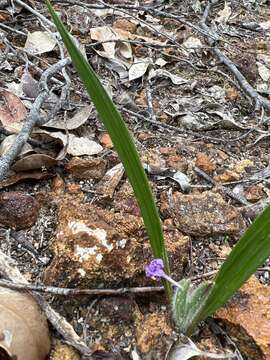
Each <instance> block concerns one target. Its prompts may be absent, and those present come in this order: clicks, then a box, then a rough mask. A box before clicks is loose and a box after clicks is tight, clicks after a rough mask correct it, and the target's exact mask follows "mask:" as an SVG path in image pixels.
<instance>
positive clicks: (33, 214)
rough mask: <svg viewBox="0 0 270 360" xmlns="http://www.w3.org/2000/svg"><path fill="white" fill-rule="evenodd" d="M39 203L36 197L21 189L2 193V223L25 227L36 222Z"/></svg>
mask: <svg viewBox="0 0 270 360" xmlns="http://www.w3.org/2000/svg"><path fill="white" fill-rule="evenodd" d="M38 213H39V204H38V202H37V201H36V199H35V198H34V197H32V196H31V195H28V194H24V193H23V192H19V191H10V192H3V193H1V194H0V225H2V226H8V227H10V228H12V229H17V230H19V229H25V228H28V227H31V226H33V225H34V224H35V222H36V220H37V217H38Z"/></svg>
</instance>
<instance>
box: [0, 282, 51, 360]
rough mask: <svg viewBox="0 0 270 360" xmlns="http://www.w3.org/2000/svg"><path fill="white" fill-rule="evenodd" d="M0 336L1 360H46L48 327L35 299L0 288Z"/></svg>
mask: <svg viewBox="0 0 270 360" xmlns="http://www.w3.org/2000/svg"><path fill="white" fill-rule="evenodd" d="M0 333H1V340H0V349H1V351H0V353H1V355H0V357H1V359H7V360H8V359H10V360H11V359H20V360H45V359H46V358H47V355H48V353H49V351H50V338H49V331H48V325H47V322H46V319H45V318H44V316H43V315H42V314H41V312H40V309H39V307H38V306H37V304H36V303H35V301H34V299H33V297H32V296H30V295H28V294H25V293H22V292H18V291H14V290H10V289H6V288H0Z"/></svg>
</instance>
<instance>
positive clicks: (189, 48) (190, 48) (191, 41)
mask: <svg viewBox="0 0 270 360" xmlns="http://www.w3.org/2000/svg"><path fill="white" fill-rule="evenodd" d="M183 46H184V48H185V50H186V52H187V54H188V53H191V52H194V51H195V50H196V49H201V48H202V46H203V45H202V42H201V40H200V39H199V38H196V37H194V36H190V37H189V38H188V39H187V40H186V41H184V42H183Z"/></svg>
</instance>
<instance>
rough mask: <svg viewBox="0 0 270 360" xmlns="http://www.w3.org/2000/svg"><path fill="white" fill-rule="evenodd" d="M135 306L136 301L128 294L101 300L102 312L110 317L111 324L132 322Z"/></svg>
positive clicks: (100, 307)
mask: <svg viewBox="0 0 270 360" xmlns="http://www.w3.org/2000/svg"><path fill="white" fill-rule="evenodd" d="M135 308H136V303H135V301H134V300H132V299H131V298H128V297H127V296H125V297H121V296H113V297H106V298H104V299H102V300H101V301H100V302H99V311H100V314H101V315H102V316H105V317H107V318H109V319H110V323H111V324H118V323H119V322H120V321H122V322H132V320H133V314H134V311H135Z"/></svg>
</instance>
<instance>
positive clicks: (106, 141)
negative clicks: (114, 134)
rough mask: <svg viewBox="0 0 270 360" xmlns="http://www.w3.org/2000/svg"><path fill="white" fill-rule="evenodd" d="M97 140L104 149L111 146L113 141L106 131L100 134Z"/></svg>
mask: <svg viewBox="0 0 270 360" xmlns="http://www.w3.org/2000/svg"><path fill="white" fill-rule="evenodd" d="M99 141H100V143H101V145H102V146H104V147H105V148H106V149H112V148H113V143H112V140H111V137H110V135H109V134H107V133H104V134H102V135H101V136H100V138H99Z"/></svg>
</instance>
